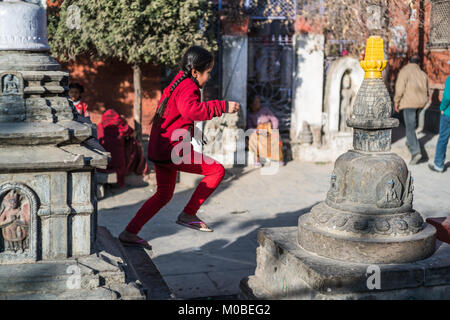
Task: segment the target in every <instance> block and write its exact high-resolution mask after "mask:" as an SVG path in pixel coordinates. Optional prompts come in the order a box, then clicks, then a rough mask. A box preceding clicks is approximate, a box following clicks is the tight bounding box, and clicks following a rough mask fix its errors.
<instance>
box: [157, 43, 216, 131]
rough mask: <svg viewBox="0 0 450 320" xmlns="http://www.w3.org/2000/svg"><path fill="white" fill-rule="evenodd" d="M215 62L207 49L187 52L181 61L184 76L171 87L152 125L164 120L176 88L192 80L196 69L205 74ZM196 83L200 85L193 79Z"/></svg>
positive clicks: (196, 47)
mask: <svg viewBox="0 0 450 320" xmlns="http://www.w3.org/2000/svg"><path fill="white" fill-rule="evenodd" d="M213 62H214V56H213V55H212V54H211V53H210V52H209V51H208V50H206V49H204V48H202V47H199V46H192V47H190V48H189V49H187V50H186V52H185V53H184V55H183V59H182V60H181V64H180V69H181V71H183V72H184V73H183V75H182V76H181V77H180V78H179V79H178V80H177V81H175V82H174V84H173V85H172V87H170V93H169V96H168V97H165V98H164V100H163V101H162V102H161V105H160V106H159V108H158V109H157V110H156V113H155V116H154V117H153V119H152V120H151V121H150V124H152V123H153V122H158V121H159V120H161V119H162V116H163V114H164V111H165V110H166V106H167V101H169V98H170V96H171V95H172V92H173V91H174V90H175V88H176V87H177V86H178V85H179V84H180V83H181V82H182V81H183V80H185V79H187V78H192V70H193V69H195V70H196V71H198V72H204V71H205V70H207V69H208V68H210V67H211V65H212V63H213ZM192 79H193V80H194V82H195V83H196V84H197V85H198V82H197V81H196V79H195V78H192Z"/></svg>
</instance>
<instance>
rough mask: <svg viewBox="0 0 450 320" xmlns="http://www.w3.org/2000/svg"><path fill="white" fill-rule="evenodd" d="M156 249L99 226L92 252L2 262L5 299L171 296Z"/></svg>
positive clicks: (0, 274)
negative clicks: (130, 243)
mask: <svg viewBox="0 0 450 320" xmlns="http://www.w3.org/2000/svg"><path fill="white" fill-rule="evenodd" d="M151 254H152V253H151V251H147V250H145V249H141V248H128V247H123V246H122V245H121V244H120V242H119V241H118V240H117V239H116V238H114V237H113V236H112V235H111V234H110V232H109V231H108V230H107V229H106V228H104V227H99V228H98V231H97V239H96V242H95V253H94V254H92V255H89V256H84V257H79V258H72V259H71V258H69V259H64V260H54V261H38V262H36V263H29V264H9V265H3V266H0V300H145V299H148V300H153V299H165V300H167V299H171V298H172V296H171V292H170V289H169V288H168V287H167V284H166V283H165V281H164V280H163V278H162V276H161V274H160V273H159V271H158V270H157V269H156V267H155V266H154V265H153V264H152V262H151V259H150V256H151ZM77 276H79V278H78V279H79V280H77V279H76V277H77Z"/></svg>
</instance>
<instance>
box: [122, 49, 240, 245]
mask: <svg viewBox="0 0 450 320" xmlns="http://www.w3.org/2000/svg"><path fill="white" fill-rule="evenodd" d="M213 66H214V57H213V55H212V54H211V53H210V52H208V51H207V50H205V49H203V48H201V47H198V46H193V47H191V48H189V49H188V50H187V51H186V52H185V54H184V56H183V59H182V61H181V70H180V72H179V73H178V74H177V75H176V77H175V78H174V79H173V80H172V82H171V83H170V85H169V86H168V87H167V88H165V89H164V90H163V94H162V96H161V100H160V102H159V105H158V108H157V111H156V114H155V117H154V118H153V120H152V123H153V125H152V129H151V133H150V139H149V144H148V157H149V160H151V161H153V162H154V164H155V171H156V182H157V190H156V193H155V194H154V195H153V196H152V197H151V198H150V199H148V200H147V201H146V202H145V203H144V204H143V205H142V207H141V208H140V209H139V211H138V212H137V213H136V216H135V217H134V218H133V219H132V220H131V221H130V223H129V224H128V225H127V227H126V228H125V230H124V231H123V232H122V233H121V234H120V235H119V239H120V241H121V242H122V243H124V244H131V245H139V246H143V247H145V248H147V249H151V246H150V245H149V244H148V243H147V241H146V240H144V239H142V238H140V237H138V236H137V234H138V232H139V231H140V230H141V228H142V227H143V226H144V224H145V223H147V221H148V220H150V218H152V217H153V216H154V215H155V214H156V213H157V212H158V211H159V210H160V209H161V208H162V207H164V206H165V205H166V204H167V203H168V202H169V201H170V199H171V198H172V196H173V193H174V189H175V183H176V179H177V173H178V171H184V172H190V173H195V174H201V175H203V176H204V178H203V179H202V180H201V182H200V184H199V185H198V186H197V188H196V189H195V191H194V193H193V194H192V197H191V199H190V200H189V202H188V204H187V205H186V206H185V207H184V209H183V211H182V212H181V213H180V215H179V216H178V219H177V223H178V224H180V225H182V226H186V227H189V228H192V229H196V230H199V231H206V232H211V231H213V230H212V229H210V228H209V227H208V226H207V225H206V224H205V223H204V222H203V221H202V220H200V218H199V217H197V211H198V209H199V207H200V206H201V205H202V203H203V202H205V200H206V199H207V198H208V197H209V196H210V195H211V194H212V193H213V192H214V190H215V189H216V188H217V186H218V185H219V183H220V182H221V181H222V178H223V176H224V174H225V169H224V167H223V165H222V164H221V163H219V162H217V161H216V160H214V159H212V158H211V157H208V156H206V155H203V154H201V153H198V152H196V151H194V150H193V148H192V144H191V143H190V137H192V136H193V134H194V121H205V120H210V119H212V118H213V117H219V116H221V115H222V114H223V113H226V112H228V113H234V112H237V111H239V109H240V105H239V103H237V102H233V101H224V100H212V101H208V102H200V90H199V89H200V88H202V87H203V86H204V85H205V84H206V82H207V81H208V80H209V77H210V73H211V70H212V68H213ZM180 159H181V162H180Z"/></svg>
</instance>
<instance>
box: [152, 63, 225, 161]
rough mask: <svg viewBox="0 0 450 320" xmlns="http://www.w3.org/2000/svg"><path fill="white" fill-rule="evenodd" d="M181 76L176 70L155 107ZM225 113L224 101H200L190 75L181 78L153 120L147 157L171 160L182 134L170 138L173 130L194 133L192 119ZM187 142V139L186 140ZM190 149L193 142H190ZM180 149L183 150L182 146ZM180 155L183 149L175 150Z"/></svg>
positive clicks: (191, 135)
mask: <svg viewBox="0 0 450 320" xmlns="http://www.w3.org/2000/svg"><path fill="white" fill-rule="evenodd" d="M182 75H183V71H180V72H178V74H177V75H176V76H175V78H174V79H173V80H172V82H171V83H170V85H169V86H168V87H166V88H165V89H164V90H163V94H162V96H161V99H160V101H159V103H158V108H159V107H160V105H161V102H162V101H163V99H164V98H165V97H167V96H169V93H170V88H171V87H172V85H173V83H174V82H175V81H176V80H178V79H179V78H180V77H181V76H182ZM226 112H227V102H226V101H225V100H211V101H207V102H200V89H199V87H198V86H197V84H196V83H195V82H194V80H193V79H192V78H187V79H185V80H183V81H182V82H181V83H180V84H178V86H177V87H176V88H175V90H174V91H173V92H172V95H171V96H170V98H169V100H168V101H167V106H166V110H165V112H164V115H163V117H162V119H161V120H160V122H159V124H156V123H153V125H152V129H151V132H150V138H149V144H148V158H149V160H151V161H153V162H156V163H158V162H162V163H172V161H171V152H172V149H173V147H174V146H175V145H177V144H178V143H180V142H182V140H183V136H185V135H183V136H180V137H178V138H174V141H172V140H171V136H172V133H173V132H174V131H175V130H176V129H182V128H183V129H185V130H188V131H189V132H190V137H191V138H192V137H193V135H194V121H204V120H211V119H212V118H214V117H219V116H221V115H222V114H223V113H226ZM189 141H190V140H189ZM189 147H190V150H191V151H192V150H193V148H192V144H189ZM181 150H182V149H181ZM178 155H179V156H182V155H183V154H182V151H181V152H179V153H178Z"/></svg>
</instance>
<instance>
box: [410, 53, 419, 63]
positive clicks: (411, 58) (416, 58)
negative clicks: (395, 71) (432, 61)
mask: <svg viewBox="0 0 450 320" xmlns="http://www.w3.org/2000/svg"><path fill="white" fill-rule="evenodd" d="M409 62H411V63H415V64H419V62H420V57H419V56H418V55H417V54H413V55H412V56H411V57H410V58H409Z"/></svg>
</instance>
